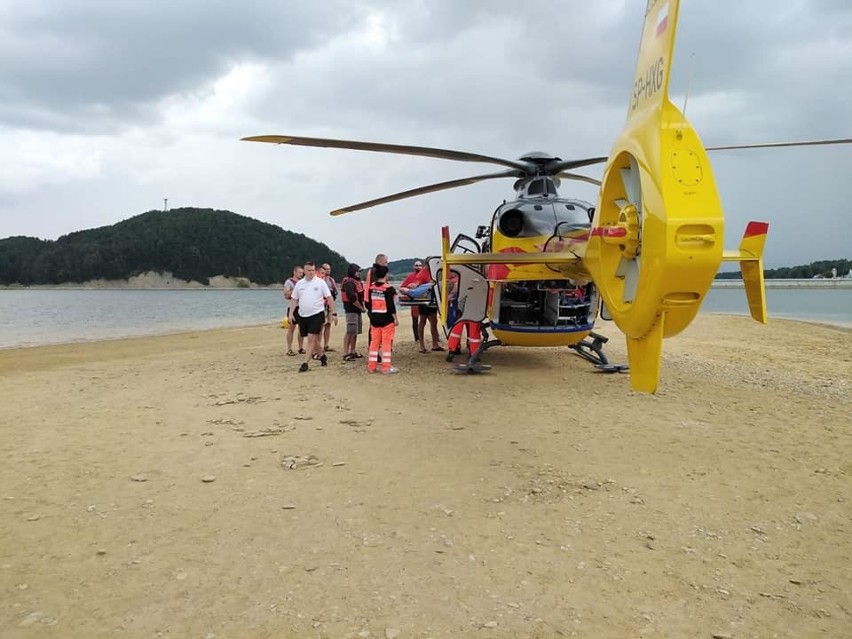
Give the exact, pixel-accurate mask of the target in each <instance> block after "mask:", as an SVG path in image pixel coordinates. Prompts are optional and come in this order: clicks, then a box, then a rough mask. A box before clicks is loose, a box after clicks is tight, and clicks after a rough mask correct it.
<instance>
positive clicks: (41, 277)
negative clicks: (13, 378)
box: [0, 208, 348, 285]
mask: <svg viewBox="0 0 852 639" xmlns="http://www.w3.org/2000/svg"><path fill="white" fill-rule="evenodd" d="M306 260H313V261H314V262H317V263H322V262H328V263H329V264H331V266H332V268H333V270H334V272H335V273H345V272H346V267H347V264H348V263H347V261H346V259H345V258H344V257H343V256H342V255H340V254H339V253H336V252H335V251H332V250H331V249H330V248H329V247H328V246H326V245H325V244H322V243H320V242H317V241H315V240H312V239H311V238H309V237H307V236H305V235H302V234H301V233H293V232H291V231H285V230H284V229H282V228H280V227H278V226H275V225H273V224H267V223H265V222H259V221H258V220H254V219H252V218H249V217H245V216H243V215H237V214H236V213H231V212H230V211H217V210H213V209H196V208H182V209H172V210H171V211H149V212H147V213H142V214H141V215H137V216H135V217H132V218H130V219H127V220H124V221H123V222H119V223H117V224H113V225H112V226H104V227H101V228H96V229H90V230H87V231H78V232H76V233H71V234H69V235H64V236H62V237H60V238H59V239H57V240H40V239H37V238H32V237H10V238H6V239H3V240H0V285H8V284H22V285H31V284H61V283H64V282H85V281H88V280H94V279H101V278H103V279H107V280H122V279H128V278H130V277H133V276H134V275H139V274H140V273H145V272H147V271H154V272H158V273H163V272H167V271H168V272H171V273H172V274H173V275H174V276H175V277H177V278H179V279H183V280H195V281H197V282H201V283H203V284H207V283H208V280H209V278H210V277H212V276H214V275H224V276H226V277H244V278H248V279H249V280H251V281H252V282H254V283H256V284H274V283H277V282H282V281H283V280H285V279H286V278H287V277H288V276H289V275H290V274H291V273H292V270H293V266H294V265H295V264H302V263H303V262H304V261H306Z"/></svg>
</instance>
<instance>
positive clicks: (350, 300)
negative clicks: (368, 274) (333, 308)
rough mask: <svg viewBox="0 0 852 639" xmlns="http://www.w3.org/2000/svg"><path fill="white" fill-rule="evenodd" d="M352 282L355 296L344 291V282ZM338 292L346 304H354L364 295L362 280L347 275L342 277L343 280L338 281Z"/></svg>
mask: <svg viewBox="0 0 852 639" xmlns="http://www.w3.org/2000/svg"><path fill="white" fill-rule="evenodd" d="M347 282H352V284H353V288H354V289H355V297H350V296H349V294H348V293H347V292H346V283H347ZM340 294H341V297H342V299H343V301H344V302H346V303H347V304H354V303H355V302H357V301H358V300H360V299H361V298H362V297H363V295H364V282H362V281H361V280H356V279H355V278H354V277H349V276H348V275H347V276H346V277H344V278H343V281H342V282H341V283H340Z"/></svg>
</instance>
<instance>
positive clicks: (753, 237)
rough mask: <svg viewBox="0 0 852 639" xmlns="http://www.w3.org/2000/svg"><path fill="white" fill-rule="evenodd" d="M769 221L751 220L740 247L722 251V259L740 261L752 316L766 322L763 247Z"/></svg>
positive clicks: (763, 322)
mask: <svg viewBox="0 0 852 639" xmlns="http://www.w3.org/2000/svg"><path fill="white" fill-rule="evenodd" d="M768 230H769V223H768V222H749V223H748V225H747V226H746V230H745V233H743V239H742V241H740V248H739V250H736V251H725V252H724V253H722V261H724V262H739V263H740V272H741V273H742V276H743V286H744V288H745V292H746V299H748V308H749V311H750V312H751V316H752V318H754V319H755V320H757V321H758V322H761V323H762V324H766V322H767V318H766V287H765V285H764V281H763V247H764V246H765V245H766V232H767V231H768Z"/></svg>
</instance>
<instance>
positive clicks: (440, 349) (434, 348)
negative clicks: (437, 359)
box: [432, 346, 444, 351]
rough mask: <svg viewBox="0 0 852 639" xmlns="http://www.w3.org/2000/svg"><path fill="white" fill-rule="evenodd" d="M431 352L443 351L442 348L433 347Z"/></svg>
mask: <svg viewBox="0 0 852 639" xmlns="http://www.w3.org/2000/svg"><path fill="white" fill-rule="evenodd" d="M432 350H433V351H442V350H444V347H443V346H435V347H433V348H432Z"/></svg>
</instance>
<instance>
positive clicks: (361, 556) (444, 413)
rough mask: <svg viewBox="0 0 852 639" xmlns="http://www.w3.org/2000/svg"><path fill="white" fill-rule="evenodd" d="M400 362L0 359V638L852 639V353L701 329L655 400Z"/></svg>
mask: <svg viewBox="0 0 852 639" xmlns="http://www.w3.org/2000/svg"><path fill="white" fill-rule="evenodd" d="M601 332H602V333H604V334H605V335H608V336H609V337H611V338H612V339H611V340H610V343H609V344H608V354H609V356H610V358H611V359H612V360H614V361H616V362H621V361H624V358H625V352H624V351H625V349H624V343H623V340H622V338H621V336H620V334H619V333H618V332H617V330H616V329H615V328H614V327H612V326H611V325H609V324H606V325H604V327H603V328H602V329H601ZM398 335H399V338H398V344H397V348H396V354H395V365H397V366H398V367H399V368H400V370H401V373H400V374H399V375H396V376H387V377H385V376H369V375H367V374H366V373H365V371H364V367H363V365H362V364H361V363H360V362H359V363H344V362H342V361H340V353H339V352H338V353H335V354H334V357H333V358H332V362H331V365H330V366H328V367H327V368H325V369H321V368H320V367H318V366H317V367H315V368H313V369H312V370H311V371H310V372H309V373H307V374H297V373H296V367H297V364H298V361H297V360H296V359H295V358H291V357H286V356H285V355H284V350H285V349H284V332H283V331H282V330H281V329H280V328H279V327H277V326H275V325H272V324H270V325H269V326H263V327H254V328H245V329H232V330H224V331H211V332H202V333H186V334H177V335H169V336H162V337H152V338H140V339H129V340H119V341H108V342H94V343H85V344H74V345H64V346H51V347H39V348H29V349H10V350H3V351H0V405H2V420H0V423H2V438H0V446H2V453H3V464H2V466H0V508H2V513H0V515H2V518H0V522H2V523H0V527H2V528H0V530H2V533H0V590H2V593H3V597H2V599H3V605H2V611H0V636H2V637H6V638H8V637H175V638H179V637H181V638H182V637H195V638H199V639H205V638H206V639H212V638H214V637H215V638H217V639H222V638H225V637H270V638H271V637H276V638H279V637H352V638H371V637H374V638H379V639H382V638H384V639H393V638H396V637H398V638H399V639H406V638H409V637H423V638H425V637H433V638H439V637H483V638H486V637H489V638H490V637H513V638H514V637H540V638H545V637H548V638H549V637H570V636H578V637H678V638H681V637H706V638H707V639H711V638H712V637H720V638H724V637H728V638H730V639H738V638H741V637H761V638H763V637H844V636H850V629H852V436H850V429H852V426H850V425H852V330H850V329H844V328H838V327H831V326H822V325H811V324H803V323H798V322H791V321H782V320H773V321H772V322H771V323H770V324H769V325H768V326H761V325H759V324H757V323H754V322H752V321H750V320H747V319H745V318H741V317H725V316H707V317H700V318H699V319H698V321H696V322H695V323H694V324H693V326H691V327H690V328H689V329H688V330H687V331H686V332H685V333H684V334H682V335H680V336H678V337H676V338H673V339H669V340H666V342H665V344H664V361H663V375H662V382H661V386H660V391H659V392H658V393H657V394H656V395H641V394H637V393H634V392H632V391H631V390H630V386H629V380H628V377H627V376H626V375H623V374H615V375H605V374H600V373H597V372H595V370H594V368H593V367H592V366H591V365H590V364H588V363H587V362H585V361H584V360H582V359H580V358H579V357H577V356H576V355H574V354H573V352H571V351H568V350H565V349H539V350H533V349H523V350H522V349H499V348H498V349H494V350H493V351H490V352H489V353H488V355H487V359H486V361H487V362H488V363H490V364H492V365H493V366H494V368H493V371H492V372H491V373H489V374H486V375H479V376H462V375H457V374H455V373H453V372H451V371H450V370H449V369H448V366H447V364H445V363H444V361H443V357H442V355H443V353H429V354H426V355H422V354H420V353H418V352H417V349H416V347H415V345H414V343H413V341H412V339H411V336H410V328H409V326H408V325H407V324H406V325H404V326H401V327H400V330H399V333H398ZM333 339H334V345H335V347H337V348H338V349H339V343H340V341H341V340H342V327H339V328H338V329H337V330H336V334H335V335H334V337H333ZM362 341H363V337H362ZM362 346H363V344H362ZM363 361H364V360H361V362H363Z"/></svg>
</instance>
